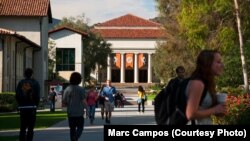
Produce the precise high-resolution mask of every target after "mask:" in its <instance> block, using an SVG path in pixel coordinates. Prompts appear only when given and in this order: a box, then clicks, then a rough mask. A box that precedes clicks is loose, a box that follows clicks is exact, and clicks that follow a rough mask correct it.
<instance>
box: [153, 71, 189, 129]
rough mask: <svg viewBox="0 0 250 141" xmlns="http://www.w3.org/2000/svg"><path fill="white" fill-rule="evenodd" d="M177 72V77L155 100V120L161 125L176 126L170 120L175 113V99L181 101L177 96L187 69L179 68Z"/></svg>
mask: <svg viewBox="0 0 250 141" xmlns="http://www.w3.org/2000/svg"><path fill="white" fill-rule="evenodd" d="M175 72H176V74H177V76H176V77H175V78H172V79H171V80H170V81H169V82H168V84H167V85H166V87H164V88H163V89H162V90H161V91H160V92H159V94H158V95H157V96H156V97H155V99H154V112H155V120H156V123H157V124H159V125H165V124H175V123H170V122H171V121H172V120H170V119H171V118H172V117H171V115H172V114H173V113H174V110H175V106H176V102H175V99H179V98H178V97H177V96H176V93H177V89H178V88H179V86H180V84H181V83H182V81H183V80H184V79H185V78H184V74H185V68H184V67H183V66H178V67H177V68H176V70H175ZM173 118H174V117H173ZM173 122H176V121H173Z"/></svg>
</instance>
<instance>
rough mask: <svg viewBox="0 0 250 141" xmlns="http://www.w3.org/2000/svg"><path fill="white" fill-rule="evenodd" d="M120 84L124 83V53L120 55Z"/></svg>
mask: <svg viewBox="0 0 250 141" xmlns="http://www.w3.org/2000/svg"><path fill="white" fill-rule="evenodd" d="M120 77H121V79H120V82H121V83H125V62H124V53H121V76H120Z"/></svg>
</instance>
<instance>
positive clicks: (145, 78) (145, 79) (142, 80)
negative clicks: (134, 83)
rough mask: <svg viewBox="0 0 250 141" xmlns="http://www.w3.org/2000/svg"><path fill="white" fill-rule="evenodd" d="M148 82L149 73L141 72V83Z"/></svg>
mask: <svg viewBox="0 0 250 141" xmlns="http://www.w3.org/2000/svg"><path fill="white" fill-rule="evenodd" d="M147 80H148V71H147V70H139V82H147Z"/></svg>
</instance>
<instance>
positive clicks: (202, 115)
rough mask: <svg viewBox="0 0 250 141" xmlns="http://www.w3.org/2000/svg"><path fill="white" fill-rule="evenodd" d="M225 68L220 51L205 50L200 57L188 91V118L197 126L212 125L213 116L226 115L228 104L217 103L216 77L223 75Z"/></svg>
mask: <svg viewBox="0 0 250 141" xmlns="http://www.w3.org/2000/svg"><path fill="white" fill-rule="evenodd" d="M223 68H224V66H223V63H222V58H221V54H220V53H219V52H218V51H216V50H203V51H201V52H200V54H199V55H198V57H197V61H196V68H195V70H194V72H193V73H192V75H191V80H190V81H189V82H188V86H187V89H186V95H187V97H188V99H187V106H186V117H187V119H188V120H189V121H190V120H196V124H200V125H201V124H203V125H210V124H212V120H211V115H218V114H225V113H226V104H225V103H222V104H219V103H218V102H217V99H216V90H215V87H216V84H215V77H216V76H219V75H221V74H222V71H223ZM204 89H205V90H206V93H205V96H203V91H204ZM203 97H204V98H203Z"/></svg>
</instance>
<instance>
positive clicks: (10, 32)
mask: <svg viewBox="0 0 250 141" xmlns="http://www.w3.org/2000/svg"><path fill="white" fill-rule="evenodd" d="M0 35H10V36H14V37H16V38H18V39H20V40H22V41H24V42H26V43H27V44H30V45H32V46H34V47H36V48H39V49H40V48H41V46H39V45H38V44H36V43H34V42H32V41H31V40H29V39H27V38H26V37H24V36H22V35H19V34H17V33H16V31H13V30H8V29H4V28H0Z"/></svg>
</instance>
